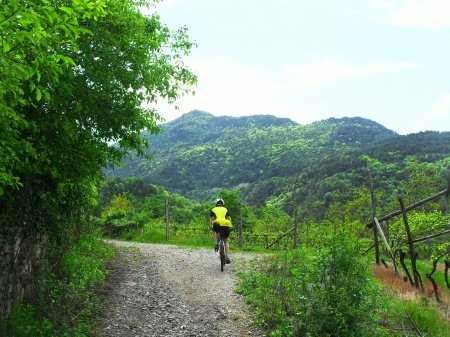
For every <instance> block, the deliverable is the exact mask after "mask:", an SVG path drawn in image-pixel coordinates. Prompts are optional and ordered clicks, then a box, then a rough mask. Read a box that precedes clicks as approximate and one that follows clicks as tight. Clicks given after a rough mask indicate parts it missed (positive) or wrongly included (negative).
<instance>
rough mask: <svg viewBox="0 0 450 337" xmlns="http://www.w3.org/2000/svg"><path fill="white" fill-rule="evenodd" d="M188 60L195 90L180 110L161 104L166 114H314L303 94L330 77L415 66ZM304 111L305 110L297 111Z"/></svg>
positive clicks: (305, 117) (358, 76) (304, 118)
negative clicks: (277, 65)
mask: <svg viewBox="0 0 450 337" xmlns="http://www.w3.org/2000/svg"><path fill="white" fill-rule="evenodd" d="M187 64H188V65H189V67H190V68H191V69H194V70H195V71H196V72H197V75H198V86H197V88H196V89H195V91H196V95H195V96H186V97H183V98H181V99H180V100H179V102H178V106H179V107H180V111H175V110H174V107H171V106H168V105H167V104H158V110H159V111H160V112H161V113H162V114H163V116H164V117H165V118H166V120H171V119H173V118H175V117H177V116H178V115H180V113H184V112H187V111H191V110H194V109H200V110H205V111H208V112H211V113H214V114H216V115H231V116H242V115H254V114H273V115H277V116H280V117H290V118H293V119H295V120H297V121H299V122H302V123H303V122H305V121H312V120H316V119H317V116H308V115H305V113H306V112H305V110H307V108H305V106H304V104H305V103H304V102H302V99H301V98H300V95H302V94H305V93H308V92H310V91H312V90H318V89H320V88H322V87H325V86H327V85H329V84H330V83H332V82H335V81H339V80H344V79H361V78H364V77H370V76H374V75H377V74H381V73H385V72H391V71H396V70H401V69H415V68H418V67H419V65H417V64H414V63H370V64H366V65H360V66H356V65H352V64H349V63H347V62H344V61H342V60H333V59H325V60H319V61H317V62H313V63H311V64H306V65H298V66H291V67H286V68H284V69H277V70H271V71H269V70H262V69H257V68H254V67H251V66H247V65H244V64H240V63H237V62H234V61H231V60H229V59H225V58H218V57H215V58H195V59H194V58H191V59H190V60H187ZM330 109H331V107H329V109H325V110H330ZM299 112H301V113H302V114H303V115H302V116H298V117H295V115H296V114H298V113H299Z"/></svg>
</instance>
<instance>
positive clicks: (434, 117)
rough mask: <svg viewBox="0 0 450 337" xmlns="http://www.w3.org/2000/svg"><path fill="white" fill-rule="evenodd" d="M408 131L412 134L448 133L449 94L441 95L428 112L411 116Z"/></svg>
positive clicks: (449, 122)
mask: <svg viewBox="0 0 450 337" xmlns="http://www.w3.org/2000/svg"><path fill="white" fill-rule="evenodd" d="M410 124H411V125H409V129H410V130H413V131H412V132H419V131H424V130H432V131H449V125H450V94H442V95H441V99H440V101H439V102H437V103H436V104H435V105H433V106H432V107H431V108H430V109H429V110H428V111H426V112H425V113H422V114H417V115H415V116H412V118H411V119H410Z"/></svg>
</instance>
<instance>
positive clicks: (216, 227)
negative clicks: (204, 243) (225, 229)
mask: <svg viewBox="0 0 450 337" xmlns="http://www.w3.org/2000/svg"><path fill="white" fill-rule="evenodd" d="M213 231H214V241H215V245H214V250H215V251H216V252H217V250H218V249H219V231H220V226H219V224H218V223H215V224H213Z"/></svg>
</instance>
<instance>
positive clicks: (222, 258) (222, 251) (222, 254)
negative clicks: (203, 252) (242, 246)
mask: <svg viewBox="0 0 450 337" xmlns="http://www.w3.org/2000/svg"><path fill="white" fill-rule="evenodd" d="M219 255H220V271H223V267H224V266H225V243H224V242H223V239H220V241H219Z"/></svg>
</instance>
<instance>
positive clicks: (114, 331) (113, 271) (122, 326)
mask: <svg viewBox="0 0 450 337" xmlns="http://www.w3.org/2000/svg"><path fill="white" fill-rule="evenodd" d="M111 243H112V244H113V245H115V246H122V247H129V248H127V249H121V250H119V252H118V254H119V259H118V260H117V261H116V262H114V263H113V264H112V265H111V266H110V277H109V281H108V283H107V289H106V290H107V295H106V300H107V301H108V303H110V306H109V309H110V310H108V311H107V312H105V314H104V316H105V317H104V318H103V320H102V322H101V326H102V329H101V335H102V336H115V337H116V336H117V337H131V336H133V337H148V336H155V337H175V336H176V337H178V336H192V337H195V336H199V337H200V336H208V337H222V336H223V337H225V336H226V337H241V336H258V337H260V336H261V337H262V336H265V333H264V332H262V331H260V330H259V329H257V328H255V327H253V326H252V322H253V321H254V319H255V317H254V315H253V313H252V311H251V309H250V308H249V307H248V305H247V304H246V303H245V302H244V300H243V298H242V296H241V295H239V294H236V293H235V292H234V288H235V286H236V281H237V278H236V275H235V272H236V271H238V270H242V269H243V268H245V266H246V264H247V263H248V262H249V261H250V260H252V259H254V258H255V255H250V254H240V253H239V254H238V253H236V254H232V255H231V258H232V264H230V265H227V266H226V269H225V271H224V272H220V263H219V259H218V257H217V254H216V253H214V251H213V250H212V249H203V248H202V249H199V248H195V249H193V248H179V247H176V246H170V245H162V244H143V243H131V242H120V241H111Z"/></svg>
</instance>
